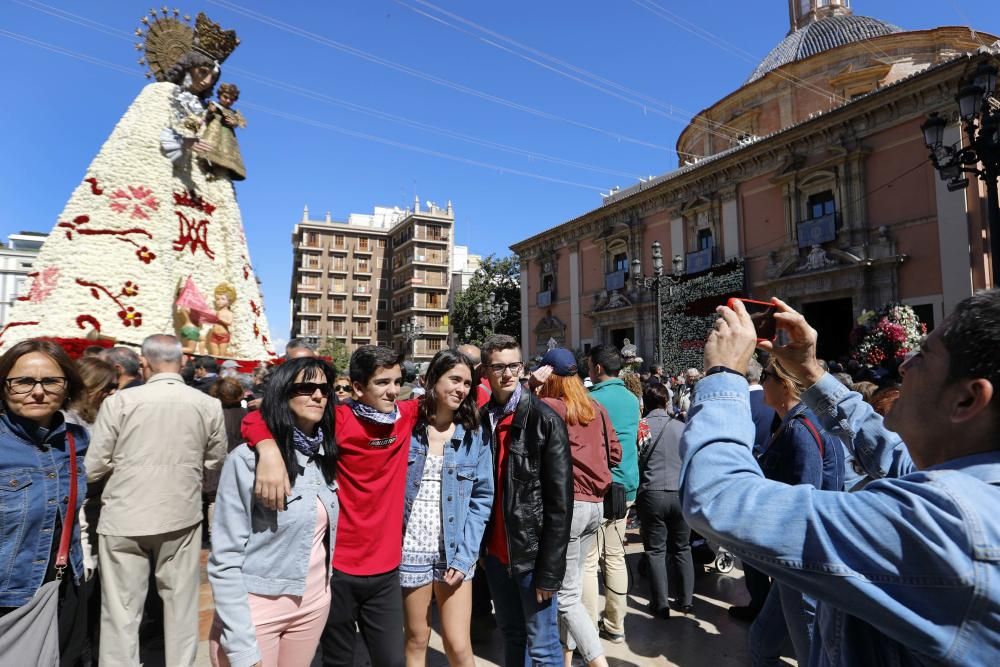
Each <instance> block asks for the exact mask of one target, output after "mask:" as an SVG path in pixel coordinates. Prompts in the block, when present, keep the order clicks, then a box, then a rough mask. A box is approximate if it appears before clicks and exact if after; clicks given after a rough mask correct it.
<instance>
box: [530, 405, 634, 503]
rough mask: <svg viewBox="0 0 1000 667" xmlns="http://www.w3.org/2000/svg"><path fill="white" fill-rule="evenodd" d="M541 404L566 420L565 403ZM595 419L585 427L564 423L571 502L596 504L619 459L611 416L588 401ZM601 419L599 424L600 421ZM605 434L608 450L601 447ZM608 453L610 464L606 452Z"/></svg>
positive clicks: (619, 452) (602, 494)
mask: <svg viewBox="0 0 1000 667" xmlns="http://www.w3.org/2000/svg"><path fill="white" fill-rule="evenodd" d="M542 400H543V401H545V404H546V405H548V406H549V407H550V408H552V409H553V410H555V411H556V414H557V415H559V416H560V417H561V418H562V420H563V421H566V404H565V403H563V402H562V401H561V400H560V399H558V398H543V399H542ZM592 404H593V406H594V407H595V408H596V409H597V418H596V419H594V420H593V421H592V422H590V423H589V424H587V425H586V426H584V425H582V424H575V425H571V424H566V431H567V432H568V433H569V449H570V454H571V455H572V456H573V499H574V500H582V501H584V502H588V503H596V502H600V501H601V500H603V499H604V496H605V494H607V492H608V489H610V488H611V466H615V465H618V463H619V462H621V460H622V445H621V442H619V441H618V434H617V433H615V428H614V426H612V425H611V417H609V416H608V411H607V410H605V409H604V406H603V405H601V404H600V403H598V402H597V401H592ZM602 418H603V421H602ZM605 432H607V438H608V447H607V448H605V446H604V434H605ZM608 449H610V450H611V461H610V465H609V462H608V455H607V450H608Z"/></svg>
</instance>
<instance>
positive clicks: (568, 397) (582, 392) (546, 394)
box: [538, 373, 597, 426]
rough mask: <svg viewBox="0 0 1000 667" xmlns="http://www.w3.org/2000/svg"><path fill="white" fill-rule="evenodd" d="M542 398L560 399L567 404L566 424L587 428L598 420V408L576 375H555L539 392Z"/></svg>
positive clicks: (550, 377) (551, 376)
mask: <svg viewBox="0 0 1000 667" xmlns="http://www.w3.org/2000/svg"><path fill="white" fill-rule="evenodd" d="M538 396H539V397H540V398H558V399H559V400H561V401H562V402H563V403H565V404H566V423H567V424H570V425H571V426H575V425H577V424H580V425H581V426H586V425H587V424H589V423H590V422H592V421H594V420H595V419H596V418H597V408H595V407H594V401H593V399H591V398H590V394H588V393H587V389H586V387H584V386H583V382H581V381H580V378H579V377H577V376H576V375H569V376H562V375H556V374H555V373H553V374H552V375H550V376H549V379H547V380H546V381H545V384H543V385H542V387H541V390H540V391H539V392H538Z"/></svg>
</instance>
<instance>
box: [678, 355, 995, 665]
mask: <svg viewBox="0 0 1000 667" xmlns="http://www.w3.org/2000/svg"><path fill="white" fill-rule="evenodd" d="M835 384H839V383H837V381H836V380H835V379H833V378H832V377H830V376H829V375H827V376H826V377H824V378H823V380H821V381H820V382H819V383H817V385H816V386H815V387H813V388H811V389H810V390H809V391H808V392H806V395H805V396H804V397H803V399H804V400H806V401H807V402H808V403H809V404H810V407H812V408H813V409H814V411H815V413H816V414H817V415H818V416H819V418H820V420H821V421H822V423H823V426H824V428H826V429H829V430H832V429H833V427H834V426H835V425H836V426H838V427H839V428H840V430H841V432H842V433H843V434H853V437H854V441H855V442H854V444H853V445H852V448H853V451H854V452H856V454H857V455H858V457H859V460H863V461H864V465H865V466H866V467H867V468H869V469H871V470H872V471H875V472H878V471H881V472H884V473H886V474H888V473H889V471H891V470H893V469H899V470H900V471H902V469H903V468H904V466H902V465H901V462H902V461H903V460H904V456H903V454H902V453H901V452H900V449H901V444H900V443H899V438H898V436H896V435H895V434H893V433H891V432H889V431H887V430H886V429H885V428H884V427H883V426H882V423H881V420H880V419H878V418H877V415H875V416H873V415H874V412H873V411H872V408H871V406H869V405H868V404H867V403H865V402H864V401H863V400H862V399H861V396H860V395H859V394H857V393H854V392H841V391H839V390H837V389H836V388H835V387H834V385H835ZM834 421H836V422H838V423H837V424H834V423H833V422H834ZM753 437H754V427H753V422H752V421H751V419H750V407H749V401H748V396H747V385H746V381H745V380H743V379H741V378H739V377H736V376H734V375H731V374H729V373H719V374H717V375H712V376H709V377H707V378H705V379H704V380H702V381H701V382H699V384H698V390H697V394H696V399H695V402H694V405H693V406H692V410H691V418H690V421H689V423H688V426H687V428H686V429H685V432H684V437H683V439H682V441H681V453H682V455H683V456H684V467H683V471H682V481H681V500H682V503H683V508H684V515H685V517H686V518H687V519H688V521H689V523H690V524H691V526H692V527H693V528H694V529H696V530H697V531H698V532H699V533H701V534H703V535H705V536H706V537H710V538H712V539H715V540H717V541H718V542H720V543H721V544H723V545H724V546H725V547H726V548H728V549H730V550H732V551H733V552H735V553H736V554H737V555H739V556H740V557H741V558H745V559H746V560H748V561H750V562H752V563H753V564H754V565H755V566H756V567H758V568H759V569H760V570H762V571H764V572H766V573H767V574H770V575H771V576H773V577H775V579H777V580H778V581H780V582H782V583H784V584H787V585H789V586H791V587H793V588H795V589H796V590H800V591H802V592H803V593H805V594H806V595H810V596H812V597H815V598H816V599H817V600H818V605H817V610H816V626H815V634H814V637H813V644H812V655H811V657H810V664H812V665H844V666H847V665H875V664H880V665H882V664H884V665H914V664H928V663H934V664H946V665H986V664H993V663H995V662H996V656H997V655H1000V622H998V619H1000V513H998V512H997V511H996V508H997V507H1000V452H997V451H993V452H988V453H983V454H977V455H974V456H968V457H963V458H961V459H955V460H952V461H948V462H947V463H944V464H941V465H938V466H934V467H932V468H928V469H926V470H923V471H919V472H916V471H915V472H911V473H910V474H906V475H905V476H903V477H900V478H884V479H880V480H877V481H874V482H872V483H871V484H869V485H868V486H867V487H866V488H864V489H863V490H861V491H858V492H856V493H842V492H835V491H817V490H816V489H814V488H813V487H811V486H808V485H799V486H787V485H784V484H781V483H778V482H773V481H770V480H766V479H764V478H763V477H762V475H761V471H760V468H759V467H758V466H757V464H756V462H755V461H754V459H753V457H752V456H751V453H750V450H751V447H752V445H753ZM905 459H906V460H908V457H905ZM911 465H912V464H911Z"/></svg>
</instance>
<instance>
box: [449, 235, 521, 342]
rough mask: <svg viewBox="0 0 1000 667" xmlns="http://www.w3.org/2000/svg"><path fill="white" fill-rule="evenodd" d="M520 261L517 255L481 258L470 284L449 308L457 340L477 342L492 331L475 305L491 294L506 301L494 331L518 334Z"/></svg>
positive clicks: (487, 320) (496, 300)
mask: <svg viewBox="0 0 1000 667" xmlns="http://www.w3.org/2000/svg"><path fill="white" fill-rule="evenodd" d="M520 276H521V260H520V259H518V257H517V255H508V256H506V257H497V256H496V255H489V256H487V257H484V258H483V261H482V263H481V264H480V265H479V269H477V270H476V273H475V275H473V276H472V280H471V281H470V282H469V287H468V288H467V289H466V290H465V291H464V292H462V293H461V294H459V295H458V297H457V298H456V299H455V303H454V304H453V305H452V309H451V318H450V319H451V327H452V331H454V332H455V340H457V341H458V342H459V343H473V344H475V345H479V344H481V343H482V342H483V339H485V338H486V336H488V335H489V334H491V333H494V330H493V329H492V328H491V325H490V321H489V318H487V317H485V316H483V315H480V314H479V309H478V306H481V305H482V306H485V305H486V304H487V303H489V297H490V295H491V294H492V295H493V296H494V299H495V303H500V302H503V301H506V302H507V314H506V315H505V316H504V317H502V318H501V319H500V320H498V321H497V323H496V330H495V333H502V334H507V335H510V336H514V337H515V338H520V336H521V285H520Z"/></svg>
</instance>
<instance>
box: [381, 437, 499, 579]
mask: <svg viewBox="0 0 1000 667" xmlns="http://www.w3.org/2000/svg"><path fill="white" fill-rule="evenodd" d="M426 460H427V428H426V424H425V423H421V424H418V425H417V427H416V428H415V429H413V437H412V438H411V439H410V455H409V464H408V466H407V469H406V501H405V503H404V504H403V532H404V533H405V532H406V523H407V521H408V520H409V518H410V510H411V509H413V501H414V500H415V499H416V497H417V492H418V491H419V490H420V480H421V478H422V477H423V474H424V462H425V461H426ZM492 509H493V456H492V454H490V448H489V447H487V446H486V445H484V444H483V438H482V435H481V434H480V432H479V429H476V430H475V431H466V430H465V429H464V428H463V427H462V425H461V424H456V425H455V433H454V434H453V435H452V437H451V446H450V447H445V448H444V467H443V468H442V469H441V525H442V526H443V527H444V550H445V560H446V561H447V565H448V567H449V568H455V569H456V570H459V571H460V572H463V573H464V574H465V576H466V578H471V577H472V571H473V569H474V568H475V565H476V559H477V558H478V557H479V547H480V544H481V543H482V541H483V532H484V531H485V530H486V522H487V521H489V518H490V511H491V510H492ZM399 539H400V542H402V539H403V536H402V535H400V538H399Z"/></svg>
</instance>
